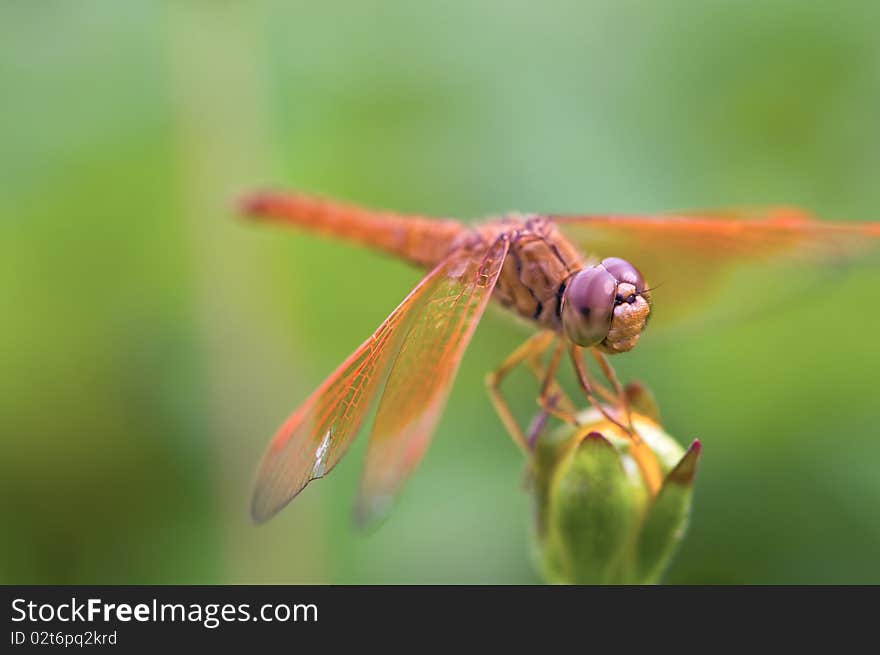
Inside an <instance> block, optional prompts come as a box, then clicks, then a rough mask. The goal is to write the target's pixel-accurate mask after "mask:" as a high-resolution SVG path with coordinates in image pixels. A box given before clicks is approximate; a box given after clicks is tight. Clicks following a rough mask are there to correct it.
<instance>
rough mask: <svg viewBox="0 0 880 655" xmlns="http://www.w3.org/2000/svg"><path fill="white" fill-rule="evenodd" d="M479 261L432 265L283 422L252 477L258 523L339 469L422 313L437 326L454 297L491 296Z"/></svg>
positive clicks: (458, 258) (466, 257)
mask: <svg viewBox="0 0 880 655" xmlns="http://www.w3.org/2000/svg"><path fill="white" fill-rule="evenodd" d="M472 256H476V261H477V264H476V265H472V264H471V259H470V257H472ZM482 256H483V253H477V254H476V255H474V254H473V253H468V252H464V251H457V252H455V253H453V254H452V255H450V256H449V257H448V258H447V259H446V260H444V261H443V262H442V263H440V264H439V265H437V267H436V268H434V269H433V270H432V271H431V272H430V273H428V274H427V275H426V276H425V277H424V278H423V279H422V280H421V282H419V284H418V285H417V286H416V287H415V288H414V289H413V290H412V291H411V292H410V293H409V295H408V296H407V297H406V298H405V299H404V300H403V302H401V303H400V305H398V307H397V308H396V309H395V310H394V311H393V312H392V313H391V314H390V315H389V316H388V318H387V319H385V321H384V322H383V323H382V325H380V326H379V328H378V329H377V330H376V332H374V333H373V335H372V336H371V337H370V338H369V339H367V340H366V341H365V342H364V343H363V344H361V346H360V347H359V348H358V349H357V350H355V352H354V353H352V354H351V356H349V357H348V359H346V360H345V361H344V362H343V363H342V364H341V365H340V366H339V368H337V369H336V370H335V371H334V372H333V373H332V374H331V375H330V376H329V377H328V378H327V379H326V380H325V381H324V382H323V383H322V384H321V386H319V387H318V389H317V390H316V391H315V392H314V393H312V395H311V396H309V398H308V399H307V400H306V401H305V402H304V403H303V404H302V406H301V407H300V408H299V409H297V410H296V411H295V412H294V413H293V414H292V415H291V416H290V417H289V418H288V419H287V420H286V421H285V422H284V423H283V424H282V426H281V427H280V428H279V429H278V431H277V432H276V433H275V436H274V437H273V438H272V440H271V442H270V443H269V446H268V448H267V450H266V453H265V454H264V456H263V459H262V462H261V464H260V467H259V469H258V472H257V481H256V485H255V488H254V494H253V499H252V502H251V514H252V516H253V518H254V520H255V521H258V522H262V521H265V520H267V519H269V518H270V517H272V516H273V515H274V514H275V513H277V512H278V511H279V510H280V509H281V508H283V507H284V506H285V505H286V504H287V503H289V502H290V501H291V500H292V499H293V498H294V497H295V496H296V495H297V494H298V493H299V492H300V491H302V489H303V488H304V487H305V486H306V485H307V484H308V483H309V482H310V481H312V480H314V479H317V478H320V477H323V476H324V475H326V474H327V473H328V472H329V471H330V470H331V469H332V468H333V467H334V466H335V465H336V464H337V462H338V461H339V460H340V458H341V457H342V456H343V455H344V454H345V451H346V450H347V448H348V446H349V445H350V443H351V441H352V439H353V438H354V436H355V435H356V433H357V431H358V429H359V428H360V426H361V424H362V423H363V420H364V418H365V417H366V414H367V413H368V411H369V408H370V405H371V401H372V400H373V399H374V397H375V396H376V394H377V392H378V391H379V389H381V386H382V382H383V380H384V379H385V378H386V374H387V372H388V370H389V367H390V365H391V363H392V362H393V361H395V360H394V357H395V355H397V353H398V352H399V351H400V348H401V344H402V343H403V342H404V340H405V339H409V338H410V337H409V336H408V335H410V334H411V330H410V328H411V326H412V325H413V324H414V323H420V322H421V323H423V322H424V320H423V318H422V317H423V316H424V315H425V314H426V313H428V314H430V315H432V316H434V317H435V320H438V321H439V320H442V319H443V316H442V315H441V314H440V313H439V312H437V311H436V309H435V308H436V307H437V305H438V302H439V301H442V300H444V299H448V298H449V296H450V294H451V293H460V294H461V296H462V298H463V299H464V298H470V297H481V296H482V295H484V294H485V295H486V296H488V295H489V293H491V289H492V287H494V284H495V279H496V278H497V272H496V273H495V274H494V277H492V278H491V279H489V278H482V277H479V278H478V276H476V275H474V273H475V271H476V270H477V268H479V263H480V262H481V261H482ZM481 274H482V271H481ZM472 287H473V288H476V289H477V290H476V291H474V290H473V289H472ZM484 289H487V290H488V293H486V291H485V290H484ZM446 307H447V311H450V312H455V311H456V308H457V304H455V303H447V305H446ZM475 318H478V316H476V317H475ZM413 411H417V408H415V407H413Z"/></svg>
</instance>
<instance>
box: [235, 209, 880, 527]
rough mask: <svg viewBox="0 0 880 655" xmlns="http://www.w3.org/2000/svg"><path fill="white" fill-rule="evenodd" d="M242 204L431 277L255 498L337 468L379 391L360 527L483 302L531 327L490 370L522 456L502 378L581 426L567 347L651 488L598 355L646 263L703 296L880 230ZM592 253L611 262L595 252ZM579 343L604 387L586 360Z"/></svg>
mask: <svg viewBox="0 0 880 655" xmlns="http://www.w3.org/2000/svg"><path fill="white" fill-rule="evenodd" d="M241 209H242V211H243V212H244V213H245V214H247V215H249V216H251V217H254V218H256V219H261V220H270V221H276V222H280V223H286V224H290V225H294V226H298V227H301V228H305V229H307V230H310V231H313V232H316V233H319V234H323V235H328V236H333V237H338V238H342V239H347V240H350V241H354V242H357V243H360V244H363V245H366V246H369V247H372V248H376V249H379V250H381V251H384V252H387V253H390V254H392V255H395V256H397V257H401V258H403V259H405V260H407V261H409V262H411V263H412V264H415V265H416V266H419V267H421V268H423V269H427V271H428V273H427V274H426V275H425V276H424V277H423V278H422V280H421V281H420V282H419V283H418V284H417V285H416V286H415V288H414V289H413V290H412V291H411V292H410V293H409V295H407V296H406V298H404V299H403V301H402V302H401V303H400V305H398V306H397V308H396V309H395V310H394V311H392V312H391V314H390V315H389V316H388V318H386V319H385V321H384V322H383V323H382V324H381V325H380V326H379V327H378V328H377V329H376V331H375V332H374V333H373V334H372V335H371V336H370V337H369V338H368V339H367V340H366V341H365V342H364V343H363V344H361V345H360V347H358V348H357V349H356V350H355V351H354V353H352V354H351V355H350V356H349V357H348V359H346V360H345V361H344V362H342V364H340V366H339V367H338V368H337V369H336V370H335V371H334V372H333V373H332V374H331V375H330V376H329V377H328V378H327V379H326V380H324V382H323V383H322V384H321V385H320V386H319V387H318V389H317V390H316V391H315V392H314V393H312V395H311V396H309V398H308V399H307V400H306V401H305V402H304V403H303V404H302V405H301V406H300V408H299V409H297V410H296V411H295V412H294V413H293V414H291V415H290V417H289V418H288V419H287V420H286V421H285V422H284V423H283V424H282V425H281V427H280V428H279V429H278V431H277V432H276V433H275V436H274V437H273V438H272V440H271V442H270V443H269V446H268V448H267V450H266V453H265V455H264V457H263V459H262V462H261V464H260V467H259V471H258V474H257V481H256V487H255V491H254V495H253V501H252V505H251V513H252V516H253V518H254V520H255V521H258V522H262V521H265V520H267V519H269V518H270V517H272V516H273V515H274V514H275V513H277V512H278V511H279V510H280V509H282V508H283V507H284V506H285V505H286V504H287V503H289V502H290V501H291V500H292V499H293V498H294V497H295V496H296V495H297V494H299V492H300V491H302V490H303V488H304V487H305V486H306V485H307V484H308V483H309V482H310V481H312V480H315V479H317V478H320V477H323V476H324V475H326V474H327V473H328V472H329V471H330V470H331V469H332V468H333V467H334V466H335V465H336V463H337V462H338V461H339V459H340V458H341V457H342V456H343V455H344V454H345V452H346V450H347V449H348V446H349V445H350V444H351V441H352V439H353V438H354V437H355V435H356V434H357V432H358V431H359V429H360V428H361V426H362V423H363V421H364V419H365V417H366V415H367V412H368V411H369V409H370V407H371V406H372V403H373V401H375V400H377V399H378V403H379V404H378V409H377V413H376V416H375V420H374V424H373V427H372V431H371V434H370V437H369V442H368V445H367V455H366V462H365V466H364V470H363V474H362V478H361V483H360V490H359V495H358V500H357V503H356V507H355V517H356V520H357V522H358V523H359V524H361V525H366V524H370V523H372V522H374V521H375V520H376V519H378V518H381V517H382V516H383V515H384V514H385V513H386V512H387V510H388V508H389V507H390V505H391V502H392V500H393V498H394V496H395V494H396V493H397V492H398V491H399V490H400V488H401V486H402V484H403V482H404V481H405V479H406V478H407V477H408V476H409V475H410V474H411V473H412V472H413V470H414V469H415V467H416V466H417V464H418V463H419V460H420V459H421V458H422V455H423V454H424V453H425V450H426V448H427V446H428V442H429V440H430V438H431V434H432V432H433V430H434V428H435V426H436V424H437V421H438V419H439V417H440V414H441V412H442V410H443V407H444V404H445V402H446V398H447V396H448V394H449V390H450V387H451V385H452V382H453V380H454V378H455V374H456V371H457V369H458V365H459V362H460V361H461V358H462V355H463V354H464V351H465V349H466V348H467V345H468V343H469V341H470V339H471V336H472V335H473V332H474V329H475V328H476V326H477V323H479V321H480V318H481V316H482V315H483V312H484V311H485V309H486V306H487V304H488V302H489V300H490V298H494V299H495V300H496V301H497V302H499V303H500V304H501V305H502V306H503V307H506V308H507V309H509V310H510V311H512V312H514V313H515V314H517V315H519V316H520V317H522V318H524V319H526V320H527V321H529V322H531V323H532V324H533V325H534V326H535V327H536V328H537V329H538V331H537V332H536V333H535V334H534V335H533V336H532V337H530V338H529V339H528V340H527V341H526V342H525V343H524V344H523V345H522V346H520V347H519V348H517V349H516V350H515V351H514V352H513V353H511V355H510V356H509V357H508V358H507V359H505V361H504V362H502V364H501V365H500V366H499V367H498V368H497V369H496V370H495V371H493V372H492V373H490V374H489V375H488V376H487V386H488V388H489V395H490V398H491V400H492V403H493V405H494V407H495V409H496V411H497V412H498V415H499V417H500V419H501V421H502V423H503V424H504V427H505V428H506V429H507V431H508V432H509V433H510V435H511V437H512V439H513V441H514V442H515V443H516V444H517V446H519V447H520V448H521V449H523V451H525V452H528V451H529V450H530V447H531V445H530V443H529V438H528V437H527V436H526V434H525V432H524V431H523V430H522V428H521V427H520V426H519V425H518V423H517V421H516V419H515V418H514V416H513V413H512V412H511V410H510V407H509V406H508V404H507V402H506V401H505V399H504V396H503V394H502V393H501V389H500V385H501V382H502V380H503V379H504V378H505V376H507V375H508V374H509V373H510V372H511V371H512V370H513V369H514V368H515V367H517V366H518V365H520V364H526V365H527V366H528V367H529V368H530V369H531V370H532V372H533V373H534V374H535V376H536V377H537V378H538V380H539V382H540V393H539V396H538V403H539V405H540V406H541V407H542V409H543V410H544V411H545V412H548V413H550V414H553V415H554V416H557V417H558V418H560V419H562V420H565V421H570V422H574V420H575V419H574V416H575V411H574V405H573V404H572V402H571V401H570V400H569V399H568V397H567V396H565V394H564V392H563V391H562V390H561V389H560V387H559V385H558V384H557V383H556V373H557V371H558V366H559V364H560V362H561V360H562V358H563V356H564V355H566V354H567V355H568V357H569V358H570V360H571V362H572V364H573V367H574V370H575V373H576V378H577V380H578V382H579V385H580V388H581V390H582V391H583V393H584V394H585V395H586V397H587V399H588V400H589V401H590V402H591V403H592V404H593V405H594V406H595V407H597V408H599V410H600V411H602V412H603V413H604V414H605V415H606V417H607V418H609V419H610V420H612V421H614V422H615V423H616V424H617V425H619V426H621V427H623V428H624V429H625V430H626V431H627V432H628V433H629V434H631V436H632V439H633V448H632V452H633V455H634V458H635V459H636V461H637V463H638V465H639V467H640V468H641V469H642V472H643V476H644V478H645V480H646V481H647V483H648V486H649V487H650V488H652V489H655V488H656V487H659V485H660V483H661V479H660V471H659V468H658V467H657V464H656V461H655V460H654V459H653V457H652V455H651V453H650V451H648V450H647V448H640V445H641V443H640V439H639V437H638V435H637V434H636V433H635V431H633V430H632V429H631V428H630V422H629V410H628V407H627V404H626V400H625V398H626V394H625V393H624V391H623V389H622V387H621V385H620V383H619V381H618V380H617V377H616V376H615V374H614V371H613V369H612V367H611V365H610V363H609V362H608V359H607V357H606V355H609V354H615V353H620V352H626V351H628V350H630V349H632V348H633V347H634V346H635V345H636V343H637V342H638V341H639V339H640V337H641V334H642V332H643V330H644V329H645V325H646V323H647V321H648V318H649V316H650V315H651V313H652V311H654V308H653V304H652V298H651V289H650V288H649V287H648V286H647V284H646V282H645V278H644V277H643V276H642V273H641V272H640V269H641V270H644V271H645V272H646V273H647V274H648V275H649V278H648V279H651V280H661V281H662V283H663V285H664V292H665V291H666V289H670V291H672V293H669V294H668V295H669V298H670V301H672V302H675V301H683V302H685V303H687V302H694V301H700V300H703V299H705V298H707V297H710V296H711V294H712V291H711V284H710V282H712V281H714V280H717V279H718V278H719V276H720V275H721V273H723V272H724V271H725V270H727V269H729V268H730V267H732V266H734V265H741V264H749V263H755V262H760V261H762V260H763V261H768V260H770V261H784V260H785V259H789V260H796V259H805V260H807V261H809V262H820V261H828V260H829V259H830V260H838V259H841V258H844V257H848V256H850V255H852V254H854V253H857V252H859V251H861V250H864V249H865V247H866V246H868V245H870V243H871V242H872V241H873V239H876V238H878V237H880V223H825V222H821V221H818V220H815V219H813V218H812V217H810V216H809V215H807V214H806V213H804V212H802V211H800V210H797V209H792V208H785V207H782V208H768V209H763V210H753V211H727V212H704V213H681V214H670V215H651V216H638V215H585V216H549V215H518V214H512V215H507V216H503V217H501V218H497V219H492V220H488V221H485V222H483V223H481V224H478V225H476V226H468V225H465V224H463V223H461V222H459V221H456V220H448V219H445V220H432V219H427V218H424V217H421V216H405V215H400V214H395V213H390V212H385V211H372V210H368V209H364V208H361V207H356V206H352V205H348V204H343V203H337V202H333V201H329V200H325V199H319V198H315V197H310V196H307V195H302V194H298V193H284V192H261V193H256V194H253V195H251V196H248V197H246V198H245V199H244V200H243V202H242V204H241ZM579 245H582V246H584V248H585V250H584V251H583V252H582V251H581V250H580V249H579V248H578V246H579ZM587 250H589V251H590V252H596V253H599V254H601V255H604V256H605V258H604V259H596V258H591V257H588V256H586V255H585V254H583V253H584V252H586V251H587ZM620 256H626V257H627V259H626V260H625V259H621V258H620ZM630 261H632V262H637V263H638V264H639V266H640V268H636V266H634V265H633V264H632V263H630ZM676 292H677V293H676ZM665 296H666V294H665V293H664V298H665ZM679 304H681V302H679ZM548 350H549V351H550V353H551V354H550V356H549V360H548V361H547V363H546V364H545V363H544V362H543V361H542V359H543V358H542V355H544V354H545V353H546V352H547V351H548ZM585 350H588V351H589V352H590V354H591V356H592V357H593V358H594V359H595V361H596V363H597V364H598V367H599V369H600V370H601V372H602V374H603V375H604V377H605V379H606V382H607V383H608V386H606V385H605V384H604V383H600V382H599V381H598V380H597V379H595V377H594V376H593V375H592V374H591V372H590V370H589V367H588V366H586V365H585V363H584V360H583V352H584V351H585Z"/></svg>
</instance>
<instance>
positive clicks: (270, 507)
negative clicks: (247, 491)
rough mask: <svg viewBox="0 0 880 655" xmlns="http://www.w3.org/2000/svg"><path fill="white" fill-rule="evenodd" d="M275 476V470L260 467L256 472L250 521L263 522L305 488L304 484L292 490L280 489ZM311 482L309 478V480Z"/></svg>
mask: <svg viewBox="0 0 880 655" xmlns="http://www.w3.org/2000/svg"><path fill="white" fill-rule="evenodd" d="M276 478H277V471H276V472H272V471H269V470H266V468H265V467H262V466H261V467H260V471H259V473H258V474H257V482H256V484H254V492H253V495H252V496H251V512H250V513H251V521H253V522H254V523H256V524H257V525H259V524H261V523H265V522H266V521H268V520H269V519H271V518H272V517H273V516H275V515H276V514H277V513H278V512H280V511H281V510H282V509H284V508H285V507H287V505H289V504H290V502H291V501H292V500H293V499H294V498H296V497H297V496H298V495H299V493H300V492H301V491H302V490H303V489H305V487H306V485H307V484H308V482H306V484H304V485H302V486H301V487H299V488H298V489H294V490H293V491H290V490H284V491H280V490H279V488H278V486H277V485H276V484H273V482H272V481H273V480H275V479H276ZM309 482H311V480H309Z"/></svg>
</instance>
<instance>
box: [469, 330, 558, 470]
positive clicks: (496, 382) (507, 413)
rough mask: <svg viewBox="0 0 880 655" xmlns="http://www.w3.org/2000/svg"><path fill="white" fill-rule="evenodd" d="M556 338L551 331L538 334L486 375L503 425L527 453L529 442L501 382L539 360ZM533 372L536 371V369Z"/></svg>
mask: <svg viewBox="0 0 880 655" xmlns="http://www.w3.org/2000/svg"><path fill="white" fill-rule="evenodd" d="M554 337H555V335H554V334H553V333H552V332H549V331H545V332H538V333H537V334H535V335H533V336H531V337H529V339H528V340H527V341H526V342H525V343H523V344H522V345H520V346H519V347H518V348H517V349H516V350H514V351H513V352H512V353H510V355H508V356H507V357H506V358H505V360H504V361H503V362H501V364H500V365H499V366H498V368H496V369H495V370H494V371H492V372H491V373H489V374H488V375H486V388H487V389H488V390H489V398H490V399H491V400H492V405H493V406H494V407H495V411H496V413H497V414H498V418H500V419H501V423H503V424H504V427H505V428H506V429H507V432H508V433H509V434H510V437H511V439H513V442H514V443H515V444H516V445H517V446H518V447H519V448H520V449H521V450H522V451H523V452H525V453H528V452H529V450H530V449H529V440H528V438H527V437H526V435H525V434H524V433H523V431H522V428H520V426H519V423H517V422H516V418H514V416H513V412H512V411H511V409H510V405H509V404H508V403H507V400H505V398H504V395H503V394H502V393H501V382H502V381H503V380H504V378H506V377H507V376H508V375H509V374H510V373H511V371H513V370H514V369H515V368H516V367H517V366H519V365H520V364H521V363H523V362H525V361H532V360H537V359H538V358H539V357H540V356H541V353H543V352H544V351H545V350H546V349H547V347H548V346H549V345H550V344H551V343H552V342H553V339H554ZM538 365H539V364H538ZM530 368H531V366H530ZM532 370H533V371H534V368H533V369H532Z"/></svg>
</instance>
